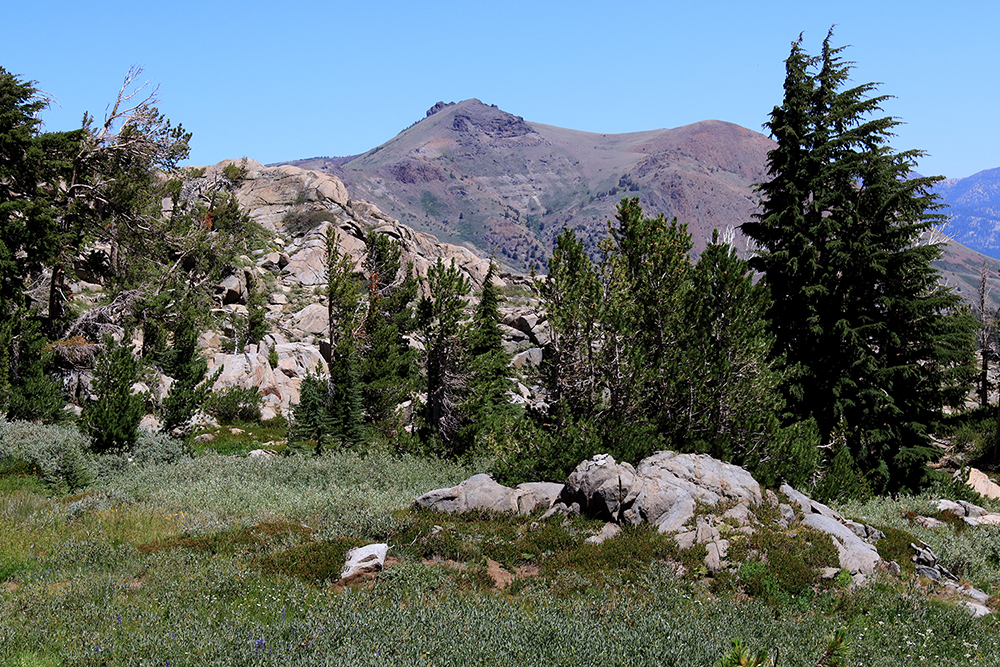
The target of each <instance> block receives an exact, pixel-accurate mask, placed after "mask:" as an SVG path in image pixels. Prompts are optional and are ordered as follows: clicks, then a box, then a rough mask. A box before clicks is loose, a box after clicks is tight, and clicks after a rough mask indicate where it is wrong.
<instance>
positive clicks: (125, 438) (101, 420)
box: [83, 333, 146, 454]
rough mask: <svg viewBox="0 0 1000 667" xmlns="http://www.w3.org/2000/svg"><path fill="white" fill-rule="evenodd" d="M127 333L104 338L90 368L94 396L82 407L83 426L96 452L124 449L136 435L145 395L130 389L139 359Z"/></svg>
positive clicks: (143, 411) (128, 447)
mask: <svg viewBox="0 0 1000 667" xmlns="http://www.w3.org/2000/svg"><path fill="white" fill-rule="evenodd" d="M130 341H131V337H130V336H129V335H128V334H127V333H126V335H125V336H124V337H123V338H122V341H121V342H118V341H115V340H114V339H113V338H111V337H110V336H108V337H106V338H105V339H104V352H103V354H101V355H100V356H99V357H98V358H97V365H96V367H95V368H94V393H95V394H96V395H97V400H96V401H93V402H91V403H89V404H88V405H87V406H86V407H85V408H84V411H83V429H84V431H85V432H86V433H87V434H88V435H89V436H90V443H91V449H92V450H93V451H94V452H95V453H98V454H101V453H105V452H115V451H117V452H125V451H129V450H130V449H132V446H133V445H134V444H135V441H136V440H137V439H138V438H139V422H140V421H142V416H143V414H145V412H146V410H145V397H144V396H142V395H139V394H135V393H133V392H132V386H133V385H134V384H135V383H136V382H138V381H139V371H140V368H141V362H140V361H139V359H137V358H136V357H135V355H134V354H133V352H132V345H131V342H130Z"/></svg>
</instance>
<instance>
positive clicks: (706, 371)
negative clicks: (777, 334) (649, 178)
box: [671, 231, 781, 467]
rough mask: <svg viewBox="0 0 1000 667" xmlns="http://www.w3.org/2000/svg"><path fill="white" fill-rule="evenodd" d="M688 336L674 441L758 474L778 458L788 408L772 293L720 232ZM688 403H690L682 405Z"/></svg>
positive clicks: (696, 295) (689, 311)
mask: <svg viewBox="0 0 1000 667" xmlns="http://www.w3.org/2000/svg"><path fill="white" fill-rule="evenodd" d="M683 303H684V308H683V310H682V316H683V322H684V327H683V329H684V333H683V341H682V345H681V346H680V347H681V350H682V361H681V363H680V364H679V365H678V377H677V383H678V385H679V390H678V391H676V394H677V395H678V397H679V400H681V401H683V403H682V406H683V407H682V408H681V410H679V415H678V419H677V420H676V421H675V422H674V424H675V430H674V431H673V432H672V433H671V441H672V442H674V443H676V444H677V446H678V447H679V448H680V449H685V450H688V451H691V450H696V451H699V452H703V453H706V454H711V455H712V456H714V457H716V458H719V459H723V460H726V461H731V462H733V463H737V464H740V465H750V466H751V467H756V464H757V463H759V462H760V461H761V460H762V459H764V458H766V457H767V456H768V455H769V454H770V453H771V452H770V449H771V445H772V442H773V441H774V439H775V437H776V434H777V429H778V422H777V415H778V412H779V409H780V407H781V402H780V394H779V392H778V382H779V380H780V374H779V372H778V371H777V369H776V368H775V365H776V362H775V361H774V360H772V348H773V345H774V336H773V334H771V333H770V332H769V331H768V330H767V321H766V320H765V319H764V314H765V312H766V311H767V306H768V294H767V288H766V287H765V286H763V285H761V284H756V285H755V284H754V283H753V281H752V280H751V277H750V275H749V266H748V265H747V262H746V261H745V260H743V259H741V258H740V257H739V256H737V254H736V249H735V248H733V246H732V245H730V244H729V243H724V242H721V241H720V240H719V234H718V231H716V232H715V233H714V234H713V236H712V242H711V243H710V244H709V245H708V246H707V247H706V248H705V250H704V252H703V253H702V254H701V257H700V258H699V259H698V262H697V264H695V266H694V270H693V271H692V273H691V281H690V286H689V288H688V289H686V290H685V291H684V297H683ZM680 397H686V398H680Z"/></svg>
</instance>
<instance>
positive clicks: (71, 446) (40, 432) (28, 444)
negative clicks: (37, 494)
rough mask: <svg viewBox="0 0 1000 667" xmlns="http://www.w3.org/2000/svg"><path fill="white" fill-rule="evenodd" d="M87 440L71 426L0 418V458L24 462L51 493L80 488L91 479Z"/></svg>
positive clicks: (92, 474)
mask: <svg viewBox="0 0 1000 667" xmlns="http://www.w3.org/2000/svg"><path fill="white" fill-rule="evenodd" d="M89 450H90V440H89V439H88V438H87V436H85V435H83V434H82V433H80V431H79V430H77V428H76V427H75V426H61V425H56V424H36V423H34V422H17V421H14V422H12V421H7V420H6V419H5V418H4V417H0V460H3V459H11V460H12V461H21V462H24V463H25V464H27V465H28V469H29V470H31V471H33V472H34V474H36V475H37V477H38V478H39V479H41V480H42V482H43V483H44V484H45V486H46V487H47V488H48V489H49V490H50V491H53V492H58V491H66V490H73V489H80V488H83V487H85V486H87V485H88V484H90V482H91V481H92V480H93V479H94V474H95V467H94V464H93V461H92V458H91V456H90V455H89V453H88V452H89Z"/></svg>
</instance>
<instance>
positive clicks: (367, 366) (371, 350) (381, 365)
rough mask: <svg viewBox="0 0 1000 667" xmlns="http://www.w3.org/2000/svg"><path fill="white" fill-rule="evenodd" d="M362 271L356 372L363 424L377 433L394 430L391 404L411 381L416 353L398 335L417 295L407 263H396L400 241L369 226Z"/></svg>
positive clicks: (404, 395)
mask: <svg viewBox="0 0 1000 667" xmlns="http://www.w3.org/2000/svg"><path fill="white" fill-rule="evenodd" d="M365 243H366V245H367V255H366V257H365V260H364V271H365V275H366V278H367V279H368V308H367V312H366V313H365V319H364V323H363V326H362V329H361V331H360V333H361V336H362V339H363V340H362V341H361V343H360V345H359V350H358V352H359V354H358V368H357V370H358V377H359V379H360V382H361V396H362V403H363V405H364V410H365V414H366V419H367V421H368V423H369V424H371V425H372V426H374V427H375V428H377V429H379V430H380V431H382V433H383V435H385V436H387V437H393V436H395V435H398V431H399V424H398V423H397V416H396V407H397V406H398V405H399V404H400V403H402V402H404V401H406V400H407V399H408V398H409V397H410V395H411V393H412V391H413V389H414V387H415V383H416V362H417V357H418V354H419V353H418V352H417V351H416V350H415V349H413V348H411V347H410V345H409V343H408V342H407V341H406V339H405V338H403V336H404V335H406V334H409V333H410V332H411V331H413V328H414V319H413V312H412V305H411V304H412V303H413V302H414V301H415V300H416V297H417V282H416V279H415V278H414V275H413V266H412V264H411V265H407V266H406V267H404V266H403V265H402V262H401V257H402V246H401V245H400V243H399V242H398V241H395V240H393V239H391V238H389V237H388V236H386V235H385V234H379V233H377V232H375V231H371V232H369V234H368V237H367V238H366V241H365Z"/></svg>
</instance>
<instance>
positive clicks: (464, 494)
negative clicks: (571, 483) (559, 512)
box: [413, 474, 563, 514]
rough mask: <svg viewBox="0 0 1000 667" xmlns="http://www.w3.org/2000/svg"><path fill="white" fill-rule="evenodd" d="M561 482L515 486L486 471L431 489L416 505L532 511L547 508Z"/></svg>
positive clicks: (455, 509)
mask: <svg viewBox="0 0 1000 667" xmlns="http://www.w3.org/2000/svg"><path fill="white" fill-rule="evenodd" d="M562 488H563V485H562V484H551V483H547V482H528V483H526V484H520V485H518V486H517V487H516V488H513V489H512V488H510V487H509V486H504V485H503V484H500V483H499V482H497V481H496V480H494V479H493V478H492V477H490V476H489V475H486V474H479V475H473V476H472V477H470V478H469V479H467V480H465V481H464V482H461V483H459V484H458V485H457V486H453V487H451V488H447V489H435V490H433V491H428V492H427V493H425V494H424V495H422V496H420V497H419V498H417V499H416V500H415V501H414V503H413V504H414V505H416V506H417V507H422V508H425V509H435V510H438V511H441V512H471V511H473V510H490V511H493V512H515V513H517V514H530V513H531V512H532V511H533V510H535V508H538V507H545V508H548V507H549V506H551V505H552V503H553V502H554V501H555V499H556V498H557V497H558V496H559V493H560V492H561V491H562Z"/></svg>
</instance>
